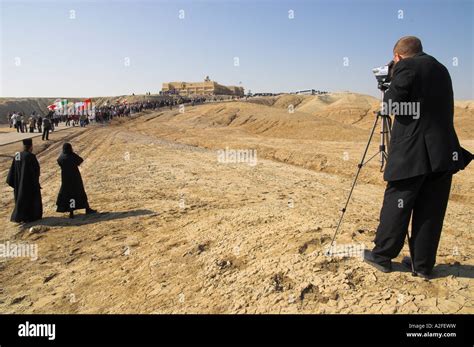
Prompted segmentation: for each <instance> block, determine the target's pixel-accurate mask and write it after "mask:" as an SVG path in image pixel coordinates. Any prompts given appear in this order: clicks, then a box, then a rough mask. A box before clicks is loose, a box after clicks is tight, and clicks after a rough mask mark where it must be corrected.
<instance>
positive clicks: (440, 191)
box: [372, 172, 453, 274]
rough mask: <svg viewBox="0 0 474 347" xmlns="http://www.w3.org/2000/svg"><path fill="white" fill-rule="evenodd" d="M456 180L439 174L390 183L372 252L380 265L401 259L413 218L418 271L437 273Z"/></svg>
mask: <svg viewBox="0 0 474 347" xmlns="http://www.w3.org/2000/svg"><path fill="white" fill-rule="evenodd" d="M452 177H453V173H452V172H436V173H430V174H426V175H422V176H416V177H411V178H407V179H404V180H399V181H393V182H388V183H387V188H386V189H385V196H384V201H383V206H382V210H381V211H380V224H379V226H378V228H377V232H376V235H375V240H374V242H375V247H374V249H373V251H372V252H373V254H374V259H375V261H376V262H379V263H381V264H383V263H387V262H390V260H391V259H393V258H395V257H397V256H398V254H399V253H400V251H401V250H402V248H403V244H404V242H405V237H406V234H407V232H408V225H409V223H410V218H411V220H412V223H411V229H412V232H411V244H410V246H411V250H412V261H414V267H415V271H418V272H424V273H428V274H429V273H430V272H431V271H432V270H433V267H434V265H435V262H436V252H437V250H438V244H439V239H440V236H441V229H442V228H443V220H444V215H445V212H446V207H447V206H448V199H449V192H450V190H451V181H452Z"/></svg>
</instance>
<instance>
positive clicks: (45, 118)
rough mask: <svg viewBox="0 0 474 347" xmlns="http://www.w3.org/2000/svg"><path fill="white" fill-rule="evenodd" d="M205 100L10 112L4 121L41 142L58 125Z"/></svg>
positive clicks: (81, 124)
mask: <svg viewBox="0 0 474 347" xmlns="http://www.w3.org/2000/svg"><path fill="white" fill-rule="evenodd" d="M206 100H207V99H206V98H205V97H196V98H192V99H191V98H186V97H179V98H173V99H171V98H170V99H163V100H160V101H146V102H145V101H144V102H135V103H130V104H126V103H122V104H116V105H109V104H105V105H103V106H99V107H94V108H92V109H90V110H82V111H80V112H79V111H77V112H76V111H74V112H72V114H70V112H66V111H64V113H65V114H62V113H61V110H59V111H49V112H48V113H47V114H46V115H41V114H38V113H36V112H35V111H33V112H32V113H31V115H29V116H27V115H25V113H24V112H16V111H14V112H11V113H9V114H8V115H7V121H8V124H9V126H10V128H15V129H16V131H17V132H18V133H28V132H30V133H34V132H39V133H42V134H43V135H42V139H43V140H44V141H46V140H48V139H49V132H51V131H54V129H55V128H56V127H58V126H59V124H60V123H64V125H65V126H73V127H75V126H79V127H86V126H87V125H89V124H91V123H100V124H103V123H106V122H110V121H111V120H112V119H113V118H115V117H129V116H130V115H132V114H134V113H139V112H142V111H143V110H157V109H160V108H169V109H170V110H172V109H173V107H178V105H184V104H190V105H192V106H194V105H196V104H201V103H204V102H206Z"/></svg>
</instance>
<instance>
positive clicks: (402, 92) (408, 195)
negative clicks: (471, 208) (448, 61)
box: [364, 36, 472, 278]
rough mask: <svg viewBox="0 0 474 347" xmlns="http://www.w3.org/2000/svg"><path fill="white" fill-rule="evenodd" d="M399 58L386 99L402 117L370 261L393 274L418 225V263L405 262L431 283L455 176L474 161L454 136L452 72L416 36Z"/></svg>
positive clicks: (403, 42) (414, 255) (413, 245)
mask: <svg viewBox="0 0 474 347" xmlns="http://www.w3.org/2000/svg"><path fill="white" fill-rule="evenodd" d="M393 53H394V63H395V65H394V68H393V74H392V80H391V83H390V86H389V88H388V90H387V91H386V93H385V96H384V111H385V112H387V113H388V114H392V115H394V116H395V120H394V123H393V127H392V133H391V140H390V146H389V153H388V162H387V167H386V169H385V173H384V180H385V181H388V183H387V187H386V190H385V195H384V202H383V206H382V209H381V212H380V224H379V226H378V228H377V232H376V236H375V240H374V242H375V247H374V248H373V250H372V251H368V250H366V251H365V252H364V260H365V261H366V262H367V263H369V264H371V265H373V266H375V267H376V268H377V269H379V270H381V271H383V272H389V271H391V259H393V258H395V257H397V256H398V254H399V253H400V251H401V250H402V248H403V244H404V240H405V237H406V235H407V232H408V225H409V222H410V218H411V219H412V231H411V235H412V236H411V238H410V249H411V258H408V257H406V258H405V259H404V260H403V261H402V263H403V264H404V265H405V266H407V267H409V268H410V269H412V270H413V271H414V273H415V274H417V275H418V276H421V277H423V278H429V277H430V275H431V272H432V270H433V267H434V265H435V262H436V252H437V249H438V244H439V240H440V236H441V229H442V227H443V220H444V215H445V212H446V207H447V204H448V198H449V192H450V189H451V180H452V175H453V174H454V173H456V172H457V171H459V170H462V169H464V168H465V167H466V166H467V165H468V164H469V162H470V161H471V159H472V154H471V153H469V152H468V151H466V150H464V149H463V148H461V146H460V145H459V141H458V137H457V135H456V131H455V130H454V125H453V113H454V100H453V88H452V83H451V78H450V75H449V72H448V70H447V69H446V67H444V66H443V65H442V64H441V63H439V62H438V61H437V60H436V59H435V58H433V57H432V56H430V55H428V54H425V53H424V52H423V49H422V45H421V41H420V40H419V39H418V38H416V37H414V36H406V37H402V38H401V39H400V40H398V42H397V43H396V45H395V47H394V49H393ZM387 105H388V107H387ZM394 111H396V112H394ZM401 111H404V112H401ZM412 262H413V264H412Z"/></svg>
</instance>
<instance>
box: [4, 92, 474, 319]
mask: <svg viewBox="0 0 474 347" xmlns="http://www.w3.org/2000/svg"><path fill="white" fill-rule="evenodd" d="M377 105H378V102H377V99H375V98H372V97H369V96H363V95H358V94H352V93H340V94H329V95H321V96H295V95H283V96H279V97H273V98H259V99H251V100H248V101H246V102H245V101H238V102H237V101H234V102H222V103H211V104H205V105H199V106H195V107H191V106H189V107H188V106H186V107H185V108H184V109H181V112H180V111H179V110H177V109H176V110H171V111H169V110H167V111H158V112H144V113H143V114H142V115H141V116H139V117H137V118H134V119H118V120H117V119H116V120H114V121H113V124H111V125H107V126H98V125H97V126H91V127H89V128H87V129H86V130H85V131H82V132H77V131H75V130H74V129H71V130H65V131H63V132H60V133H57V134H54V136H53V137H52V139H53V141H50V142H49V143H48V144H39V142H38V145H37V146H36V147H35V150H34V151H35V153H37V156H38V159H39V161H40V164H41V168H42V175H41V184H42V187H43V190H42V194H43V205H44V209H45V213H44V219H43V220H42V221H39V222H37V223H31V224H28V225H24V226H18V225H16V224H14V223H10V222H9V218H10V214H11V211H12V208H13V204H12V200H13V199H12V198H13V194H12V189H10V188H9V187H8V186H7V185H6V184H5V183H2V185H1V192H2V194H1V201H0V205H1V209H0V220H2V229H3V231H2V233H1V234H0V238H1V239H2V242H6V241H7V240H8V241H10V242H15V243H28V244H36V245H37V247H38V259H37V260H34V261H32V260H30V259H28V258H11V259H6V260H4V261H3V262H0V312H3V313H474V290H473V277H474V256H473V254H474V242H473V240H474V234H473V231H474V227H473V225H472V220H473V219H474V210H473V205H474V175H472V170H473V169H472V167H469V168H468V169H467V170H465V171H462V172H460V173H458V174H457V175H456V176H455V178H454V182H453V188H452V194H451V199H450V202H449V206H448V211H447V215H446V219H445V227H444V231H443V235H442V239H441V244H440V247H439V251H438V259H437V264H438V265H437V266H436V268H435V271H436V278H434V279H433V280H431V281H423V280H422V279H420V278H418V277H412V276H411V274H410V273H409V272H407V271H406V270H404V269H403V268H402V267H401V265H400V264H399V263H398V264H395V271H393V272H392V273H389V274H382V273H380V272H377V271H376V270H375V269H373V268H371V267H370V266H368V265H366V264H365V263H363V262H362V261H361V259H360V258H359V257H357V256H351V257H348V256H345V257H338V256H332V257H328V256H326V255H325V250H326V247H327V246H328V245H329V243H330V238H331V236H332V234H333V232H334V228H335V226H336V222H337V220H338V218H339V215H340V212H339V211H340V209H341V208H342V207H343V204H344V202H345V199H346V197H347V194H348V192H349V188H350V185H351V181H352V177H353V174H354V173H355V170H356V165H357V163H358V162H359V160H360V156H361V154H362V151H363V148H364V146H365V144H366V141H367V137H368V134H369V129H370V126H371V124H372V122H373V114H372V112H373V111H374V110H376V109H377ZM456 105H457V106H456V121H455V122H456V127H457V131H458V135H459V137H460V140H461V143H462V145H463V146H464V147H465V148H467V149H469V150H470V151H474V121H473V115H474V108H473V103H472V102H458V103H457V104H456ZM66 140H68V141H70V142H71V143H72V144H73V147H74V148H75V150H76V152H77V153H78V154H80V155H81V156H82V157H83V158H84V159H85V162H84V163H83V165H82V166H81V172H82V176H83V179H84V182H85V187H86V191H87V192H88V195H89V200H90V202H91V205H92V207H94V208H97V209H98V210H99V211H100V212H101V213H100V214H97V215H94V216H85V215H83V214H79V215H78V216H77V217H76V218H75V219H73V220H70V219H67V218H66V215H63V214H58V213H56V212H55V208H56V206H55V201H56V196H57V193H58V190H59V186H60V171H59V167H58V166H57V164H56V159H57V157H58V155H59V153H60V148H61V146H62V143H63V141H66ZM377 142H378V138H376V140H375V141H374V142H373V146H372V147H371V150H370V152H371V153H375V152H376V151H377ZM36 143H37V141H35V144H36ZM18 146H19V145H17V144H16V145H8V146H3V147H0V154H1V156H0V171H1V173H2V175H1V177H2V182H4V179H5V175H6V173H7V170H8V168H9V165H10V159H9V158H7V157H5V156H7V155H13V153H14V152H15V151H17V150H18ZM232 150H256V152H249V153H256V158H254V159H256V161H255V162H253V161H252V160H249V161H247V162H234V163H232V162H229V161H230V160H227V161H226V162H223V161H222V160H221V159H222V153H223V151H227V152H225V153H231V152H230V151H232ZM226 158H227V159H229V158H228V157H226ZM253 164H256V165H253ZM383 190H384V182H383V181H382V177H381V173H380V172H379V169H378V163H377V161H376V160H374V161H372V162H371V163H370V164H369V165H368V166H367V167H366V168H364V169H363V171H362V175H361V176H360V180H359V184H358V185H357V187H356V190H355V192H354V195H353V199H352V201H351V204H350V205H349V208H348V211H347V213H346V217H345V221H344V224H343V227H342V231H341V234H340V235H339V237H338V238H337V246H338V247H350V246H353V247H358V246H361V245H364V246H365V247H368V248H369V247H370V248H371V247H372V240H373V237H374V234H375V229H376V227H377V221H378V214H379V209H380V205H381V202H382V197H383ZM81 213H83V211H81ZM394 222H396V221H394ZM31 227H33V229H30V228H31ZM30 230H31V231H32V232H31V231H30ZM402 255H408V249H407V247H405V248H404V250H403V252H402ZM402 255H401V256H402ZM401 256H400V258H399V259H397V261H400V260H401Z"/></svg>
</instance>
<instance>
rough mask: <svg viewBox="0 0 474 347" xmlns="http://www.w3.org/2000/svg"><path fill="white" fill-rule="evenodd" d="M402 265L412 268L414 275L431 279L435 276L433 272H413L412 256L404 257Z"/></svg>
mask: <svg viewBox="0 0 474 347" xmlns="http://www.w3.org/2000/svg"><path fill="white" fill-rule="evenodd" d="M402 265H403V266H404V267H406V268H407V269H408V270H410V271H411V272H412V274H413V276H418V277H421V278H423V279H425V280H429V279H431V278H432V277H433V276H432V275H431V273H426V272H422V271H415V272H413V269H412V267H411V258H410V257H403V259H402Z"/></svg>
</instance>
